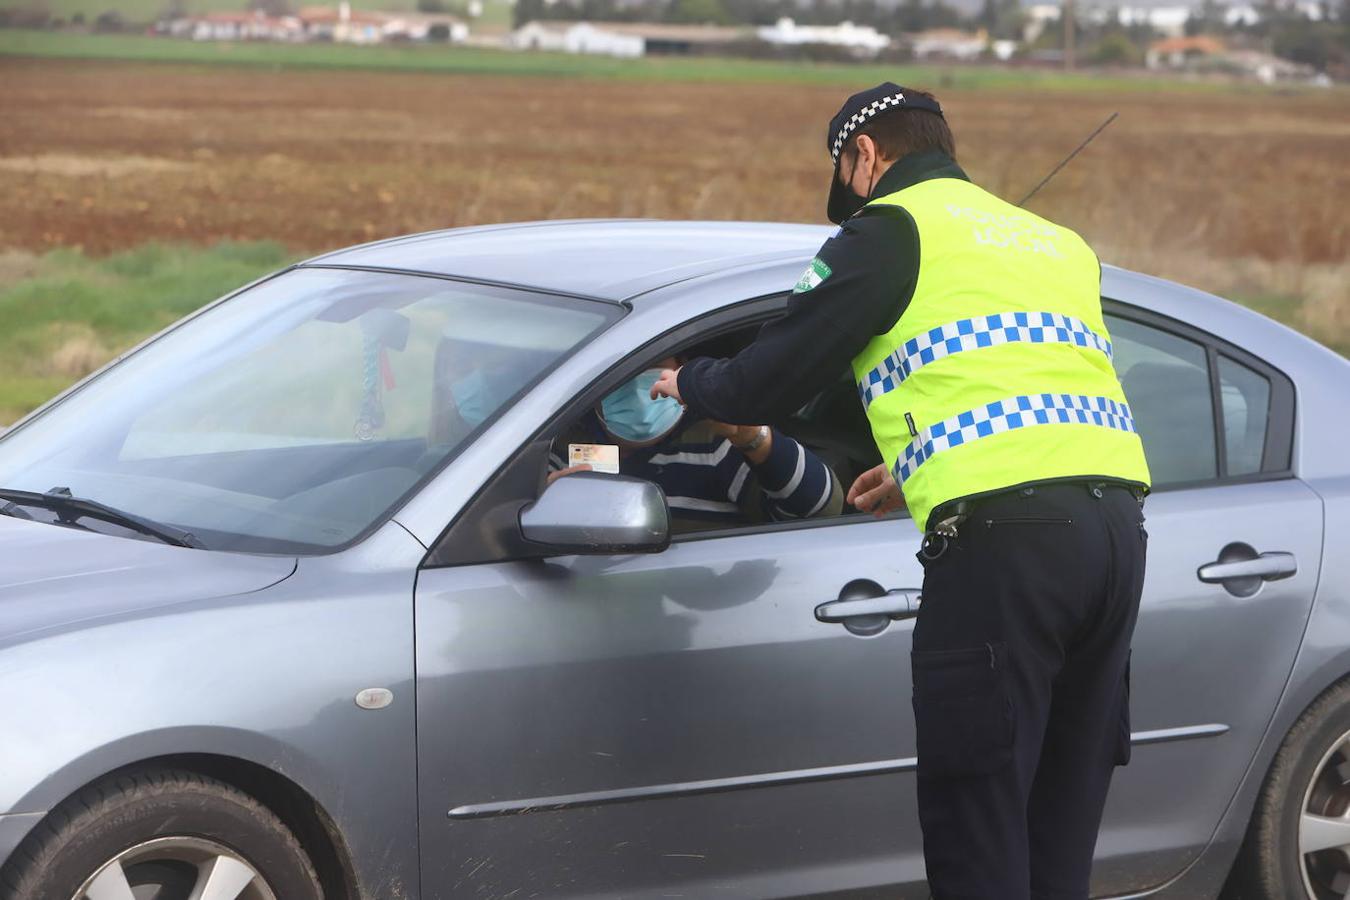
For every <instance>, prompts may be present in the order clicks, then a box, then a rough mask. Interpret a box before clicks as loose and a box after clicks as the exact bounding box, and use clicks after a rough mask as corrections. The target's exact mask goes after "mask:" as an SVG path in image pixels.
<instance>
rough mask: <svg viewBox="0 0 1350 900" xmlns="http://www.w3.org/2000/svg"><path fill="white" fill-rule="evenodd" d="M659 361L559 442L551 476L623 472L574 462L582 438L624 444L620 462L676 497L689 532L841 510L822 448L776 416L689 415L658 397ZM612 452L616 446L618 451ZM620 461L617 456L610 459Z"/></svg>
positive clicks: (674, 513) (677, 519)
mask: <svg viewBox="0 0 1350 900" xmlns="http://www.w3.org/2000/svg"><path fill="white" fill-rule="evenodd" d="M678 364H679V360H678V359H677V358H675V357H671V358H667V359H663V360H660V361H658V362H656V363H654V364H653V367H652V368H649V369H647V370H646V371H644V372H641V373H640V374H638V375H637V376H635V377H634V378H631V379H629V380H628V381H626V382H624V383H623V384H622V385H620V386H619V387H618V388H616V389H614V390H613V391H611V392H610V393H609V394H608V395H606V396H605V397H604V398H603V399H602V400H601V402H600V403H599V404H597V405H596V407H595V408H594V409H593V410H591V411H590V412H588V413H587V414H586V415H585V416H583V417H582V419H581V420H580V421H579V422H577V423H576V424H575V425H574V426H573V428H572V429H571V430H570V431H567V432H564V433H563V434H562V435H560V436H559V437H558V438H557V439H556V440H555V441H554V443H553V450H552V452H551V453H550V455H549V468H550V472H549V475H548V481H549V483H552V482H553V481H554V480H555V479H557V478H560V477H562V476H565V475H567V474H569V473H572V472H580V471H606V470H607V471H610V472H613V471H615V470H614V469H612V468H610V469H606V468H605V461H597V462H596V463H594V464H592V463H587V462H581V463H575V464H569V461H570V460H569V457H571V456H572V455H573V452H574V448H575V447H578V446H580V447H582V448H587V447H594V446H595V445H601V448H600V449H599V450H586V449H583V450H581V451H577V452H578V455H585V454H586V453H588V452H589V453H594V454H598V455H600V456H603V455H604V454H605V452H606V451H605V449H604V445H609V446H613V447H617V450H618V452H617V463H618V466H617V471H618V472H620V473H622V474H624V475H632V476H635V477H638V478H644V479H646V480H648V481H652V482H655V483H656V484H658V485H660V486H661V489H662V490H663V491H664V492H665V494H666V501H667V503H669V505H670V512H671V528H672V530H674V531H676V532H689V531H699V530H706V529H710V528H717V527H719V526H732V525H744V524H755V523H760V522H774V521H788V520H792V519H806V518H811V517H826V516H837V515H839V514H840V513H841V512H842V511H843V491H842V489H841V488H840V486H839V479H838V478H837V477H836V476H835V474H834V472H833V471H831V470H830V467H829V466H827V465H826V464H825V463H824V462H823V461H822V460H821V459H820V457H818V456H816V454H814V453H812V452H811V451H810V450H808V449H806V447H804V446H802V445H801V444H799V443H798V442H797V441H795V440H793V439H792V438H791V437H789V436H788V435H786V434H784V433H783V432H781V431H779V430H777V429H775V428H771V427H769V426H767V425H727V424H724V423H722V422H714V421H711V420H706V419H705V420H692V421H691V420H688V419H687V417H686V416H685V414H684V412H685V411H684V407H682V406H681V405H680V404H679V403H678V402H677V401H675V400H671V399H670V398H666V397H663V398H660V399H657V400H652V399H651V387H652V385H653V384H654V383H655V381H656V379H657V378H658V377H660V374H661V370H662V369H663V368H670V367H672V366H674V365H678ZM609 452H610V453H612V451H609ZM611 464H612V463H611Z"/></svg>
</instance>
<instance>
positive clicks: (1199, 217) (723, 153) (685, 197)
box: [0, 58, 1350, 334]
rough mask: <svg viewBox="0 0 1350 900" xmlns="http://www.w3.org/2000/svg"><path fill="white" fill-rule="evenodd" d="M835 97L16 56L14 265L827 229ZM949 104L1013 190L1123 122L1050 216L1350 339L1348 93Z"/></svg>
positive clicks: (1137, 257) (11, 65) (1089, 95)
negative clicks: (152, 249)
mask: <svg viewBox="0 0 1350 900" xmlns="http://www.w3.org/2000/svg"><path fill="white" fill-rule="evenodd" d="M841 94H842V92H841V91H840V90H837V89H832V88H816V87H802V86H774V85H762V84H651V83H636V82H623V81H602V80H549V79H545V78H504V77H487V76H448V75H434V74H400V73H370V72H352V71H341V70H333V71H322V70H283V71H276V72H269V71H265V70H255V69H236V68H230V67H197V66H177V65H167V64H161V65H155V64H135V63H108V62H64V61H36V60H21V59H13V58H9V59H0V249H4V248H18V249H22V250H28V251H41V250H45V249H48V248H51V247H54V246H69V245H78V246H82V247H83V248H84V249H85V250H86V251H87V252H90V253H101V252H106V251H109V250H113V249H119V248H124V247H128V246H131V245H135V244H138V243H140V242H143V241H145V240H147V239H160V240H191V241H211V240H215V239H218V238H225V237H233V238H274V239H277V240H280V241H282V242H284V243H285V244H287V245H288V246H290V247H292V248H294V249H296V250H321V249H326V248H332V247H337V246H341V245H345V244H350V243H353V242H358V241H363V240H369V239H372V238H377V237H382V236H387V235H394V234H399V233H403V232H410V231H419V230H425V229H431V228H440V227H447V226H454V225H465V224H471V223H483V222H498V221H507V220H521V219H537V218H559V217H581V216H653V217H673V218H715V219H727V218H734V219H783V220H796V221H821V220H823V211H824V209H823V208H824V194H825V188H826V186H827V180H828V177H829V168H828V159H827V157H826V154H825V149H824V123H825V121H826V120H827V119H828V117H829V115H830V114H831V113H832V112H833V111H834V109H835V108H836V107H837V104H838V103H839V101H840V99H841ZM941 96H942V99H943V101H944V103H945V104H946V107H947V109H948V111H949V119H950V121H951V123H952V126H953V128H954V130H955V132H956V135H957V142H958V150H959V152H960V156H961V161H962V162H963V164H965V165H966V167H967V169H968V171H969V172H970V173H971V174H972V176H973V177H974V178H975V179H976V180H977V181H979V182H981V183H983V184H984V185H985V186H987V187H990V188H991V189H993V190H995V191H996V192H999V193H1000V194H1002V195H1004V196H1007V197H1009V198H1011V199H1014V200H1015V199H1017V198H1019V197H1020V196H1021V195H1022V194H1023V193H1024V192H1025V191H1026V190H1028V189H1029V188H1030V187H1031V186H1032V185H1034V184H1035V183H1036V182H1037V181H1038V180H1039V179H1040V178H1041V176H1042V175H1044V174H1045V173H1046V172H1047V171H1048V170H1049V169H1050V168H1051V167H1052V166H1053V165H1054V164H1055V163H1056V162H1057V161H1058V160H1059V159H1060V158H1061V157H1062V156H1063V155H1064V154H1065V153H1067V152H1068V151H1069V150H1070V149H1071V148H1072V147H1073V146H1075V145H1076V144H1077V143H1078V141H1079V140H1081V138H1082V137H1084V136H1085V135H1086V134H1087V133H1088V132H1089V131H1091V130H1092V129H1093V128H1094V127H1095V126H1096V125H1097V124H1098V123H1099V122H1100V121H1101V120H1102V119H1103V118H1104V117H1105V116H1106V115H1107V114H1109V113H1110V112H1112V111H1114V110H1119V111H1120V113H1121V118H1120V120H1119V121H1117V122H1116V123H1115V124H1114V125H1113V126H1112V127H1111V128H1110V129H1109V130H1108V131H1107V132H1106V133H1105V134H1103V135H1102V137H1101V138H1099V139H1098V141H1097V142H1096V143H1095V144H1093V145H1092V146H1091V147H1090V148H1089V149H1088V150H1087V151H1086V152H1085V153H1084V154H1083V155H1082V156H1081V157H1080V158H1079V159H1078V160H1077V161H1075V162H1074V163H1073V164H1072V165H1071V166H1070V167H1069V168H1068V169H1066V170H1065V171H1064V172H1063V173H1061V175H1060V176H1059V177H1058V178H1057V179H1056V180H1055V181H1053V182H1052V183H1051V184H1050V186H1049V187H1047V188H1046V189H1045V190H1044V191H1043V192H1042V193H1041V194H1040V195H1039V196H1038V197H1037V198H1036V199H1035V200H1033V201H1032V203H1031V208H1032V209H1034V210H1036V211H1038V212H1041V213H1043V214H1045V215H1048V216H1050V217H1051V218H1055V219H1058V220H1060V221H1062V222H1064V223H1065V224H1067V225H1070V226H1072V227H1074V228H1077V229H1079V230H1080V231H1081V232H1083V233H1084V235H1085V236H1087V237H1088V239H1089V240H1090V241H1091V242H1092V243H1093V244H1094V245H1095V246H1097V247H1098V249H1099V250H1100V252H1101V254H1102V256H1103V257H1104V258H1105V259H1107V260H1108V261H1114V262H1118V263H1121V264H1124V265H1128V266H1131V267H1135V268H1140V269H1144V270H1148V271H1153V272H1155V273H1157V274H1160V275H1164V276H1167V277H1172V278H1177V279H1179V280H1182V281H1185V282H1188V283H1192V284H1196V285H1198V286H1201V287H1207V288H1210V289H1213V290H1217V291H1221V292H1236V293H1239V294H1242V295H1245V296H1248V297H1251V298H1257V299H1262V298H1287V300H1288V301H1290V302H1295V303H1303V305H1304V310H1303V312H1302V313H1301V314H1300V315H1301V316H1302V317H1303V318H1304V319H1305V320H1307V322H1308V323H1310V327H1312V328H1313V330H1314V331H1319V330H1321V331H1325V330H1327V329H1330V332H1329V333H1332V334H1340V333H1345V334H1350V321H1347V316H1350V310H1347V305H1350V301H1347V299H1346V296H1345V295H1346V284H1347V281H1348V280H1350V263H1347V260H1350V217H1347V215H1346V213H1345V210H1346V207H1347V204H1350V166H1347V164H1346V160H1347V159H1350V104H1348V103H1347V93H1346V92H1345V91H1344V90H1337V91H1322V92H1316V91H1305V92H1298V93H1290V94H1287V95H1277V94H1274V93H1269V92H1264V91H1262V92H1258V93H1246V92H1240V91H1238V90H1236V89H1234V90H1232V91H1194V90H1191V91H1180V92H1167V93H1164V92H1152V93H1145V92H1142V91H1141V92H1135V93H1122V92H1104V91H1095V92H1083V93H1081V94H1080V93H1066V92H1061V91H1056V92H1047V93H1045V94H1043V95H1038V96H1028V95H1027V94H1026V93H1025V92H1019V91H1013V90H990V91H983V92H959V91H949V92H946V93H943V94H942V95H941ZM1342 329H1344V331H1343V332H1342Z"/></svg>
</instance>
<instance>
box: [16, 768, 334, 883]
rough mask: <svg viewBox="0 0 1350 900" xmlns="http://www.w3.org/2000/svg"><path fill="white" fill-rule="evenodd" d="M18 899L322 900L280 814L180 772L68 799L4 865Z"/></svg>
mask: <svg viewBox="0 0 1350 900" xmlns="http://www.w3.org/2000/svg"><path fill="white" fill-rule="evenodd" d="M0 895H3V896H4V897H6V898H7V900H8V898H12V900H208V898H209V900H292V898H294V900H322V896H323V894H322V891H321V890H320V888H319V881H318V878H317V877H316V875H315V873H314V867H313V865H311V863H310V860H309V858H308V857H307V856H306V855H305V852H304V850H303V849H302V848H301V846H300V844H299V842H298V841H296V839H295V836H294V835H293V834H291V832H290V831H289V830H288V829H287V828H286V826H285V825H284V824H283V823H282V822H281V820H280V819H278V818H277V817H276V815H275V814H273V813H272V811H271V810H269V809H267V808H266V807H265V806H263V805H262V804H260V803H258V801H256V800H255V799H253V798H252V797H250V796H249V795H247V794H245V793H243V792H242V791H240V790H238V789H237V788H234V787H232V786H230V785H228V784H226V783H224V782H222V781H217V780H216V779H214V778H207V777H204V776H201V775H197V774H195V773H191V772H183V771H147V772H141V773H136V774H128V775H121V776H118V777H114V778H111V779H109V780H107V781H104V782H100V783H98V784H95V785H93V786H91V787H89V788H86V789H85V790H83V791H81V792H80V793H79V794H77V795H75V796H74V797H72V798H71V799H70V800H68V801H66V802H65V803H63V804H62V805H61V806H59V807H58V808H57V809H55V810H53V811H52V813H51V814H50V815H49V816H48V817H47V819H45V820H44V821H43V822H42V823H41V824H40V825H38V826H37V828H35V829H34V831H33V833H32V834H30V835H29V836H28V837H27V838H26V839H25V840H24V842H23V843H22V844H20V845H19V848H18V849H17V850H16V851H15V853H14V855H13V857H11V859H10V860H9V861H8V862H7V863H6V864H5V866H4V868H3V869H0Z"/></svg>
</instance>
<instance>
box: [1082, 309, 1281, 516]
mask: <svg viewBox="0 0 1350 900" xmlns="http://www.w3.org/2000/svg"><path fill="white" fill-rule="evenodd" d="M1102 312H1103V314H1104V315H1107V316H1113V317H1115V318H1119V319H1125V320H1127V321H1130V322H1133V323H1134V324H1136V325H1142V326H1144V327H1147V328H1153V329H1156V330H1158V331H1162V332H1164V333H1166V334H1170V335H1172V336H1173V337H1176V338H1180V339H1182V340H1186V341H1190V342H1191V343H1193V344H1198V345H1199V346H1200V348H1201V349H1202V350H1203V351H1204V353H1205V363H1206V372H1207V374H1208V376H1209V395H1210V408H1211V409H1212V410H1213V415H1214V419H1213V427H1214V454H1215V472H1216V475H1215V476H1214V477H1212V478H1200V479H1192V480H1189V481H1174V482H1170V483H1168V484H1163V485H1158V486H1156V487H1154V488H1152V493H1166V492H1170V491H1184V490H1194V489H1196V488H1205V487H1218V486H1227V485H1240V484H1252V483H1258V482H1263V481H1280V480H1284V479H1289V478H1295V477H1297V476H1296V473H1295V471H1294V455H1293V450H1294V438H1295V433H1294V429H1295V425H1296V423H1297V418H1296V414H1297V391H1296V389H1295V387H1294V382H1293V379H1291V378H1290V377H1289V376H1288V375H1287V374H1285V373H1284V372H1283V371H1281V370H1280V369H1279V368H1277V367H1276V366H1274V365H1272V364H1271V363H1269V362H1267V361H1266V360H1264V359H1262V358H1261V357H1259V356H1256V355H1255V354H1253V353H1251V352H1249V351H1247V350H1245V349H1243V348H1242V347H1239V346H1237V345H1236V344H1234V343H1232V342H1231V341H1227V340H1224V339H1223V338H1222V337H1219V336H1218V335H1216V334H1214V333H1212V332H1209V331H1205V330H1204V329H1202V328H1199V327H1196V326H1195V325H1192V324H1190V323H1188V322H1183V321H1181V320H1179V319H1174V318H1172V317H1170V316H1165V315H1163V314H1162V313H1158V312H1154V311H1153V310H1149V309H1144V308H1143V307H1140V306H1136V305H1134V304H1131V303H1127V302H1125V301H1122V300H1116V299H1114V298H1111V297H1107V296H1103V297H1102ZM1109 330H1110V329H1109V328H1108V331H1109ZM1220 356H1226V357H1228V358H1229V359H1230V360H1232V361H1233V362H1235V363H1237V364H1239V365H1241V366H1245V367H1246V368H1248V369H1251V370H1252V371H1253V372H1256V373H1257V374H1258V375H1261V376H1262V377H1264V378H1265V379H1266V380H1267V381H1269V382H1270V409H1269V410H1268V412H1267V417H1266V434H1265V441H1264V443H1263V445H1262V448H1261V467H1260V469H1259V470H1258V471H1256V472H1248V473H1246V474H1242V475H1231V474H1229V473H1228V445H1227V437H1226V435H1227V431H1226V428H1225V423H1224V412H1223V396H1222V391H1221V389H1220V383H1219V357H1220ZM1126 399H1128V398H1126Z"/></svg>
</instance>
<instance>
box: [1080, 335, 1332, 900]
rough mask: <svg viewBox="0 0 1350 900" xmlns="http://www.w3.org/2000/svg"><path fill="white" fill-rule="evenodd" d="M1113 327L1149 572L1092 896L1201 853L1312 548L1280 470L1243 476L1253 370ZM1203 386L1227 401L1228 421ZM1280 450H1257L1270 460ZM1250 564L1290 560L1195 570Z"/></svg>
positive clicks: (1274, 680)
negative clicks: (1148, 488) (1228, 575)
mask: <svg viewBox="0 0 1350 900" xmlns="http://www.w3.org/2000/svg"><path fill="white" fill-rule="evenodd" d="M1155 324H1156V326H1157V327H1155ZM1109 325H1110V330H1111V336H1112V339H1113V341H1114V344H1115V348H1116V369H1117V371H1118V372H1119V373H1120V374H1121V382H1122V384H1123V386H1124V388H1125V393H1126V396H1127V398H1128V399H1129V401H1130V406H1131V408H1132V410H1133V412H1134V415H1135V421H1136V424H1137V426H1138V428H1139V430H1140V434H1141V436H1142V437H1143V439H1144V447H1145V450H1146V452H1147V455H1148V460H1149V466H1150V469H1151V471H1152V474H1153V480H1154V484H1155V487H1156V488H1157V490H1156V492H1155V493H1154V494H1153V495H1152V496H1151V497H1150V498H1149V499H1148V501H1147V504H1146V506H1145V509H1144V512H1145V515H1146V516H1147V529H1148V534H1149V538H1148V545H1149V546H1148V569H1147V576H1146V580H1145V585H1144V597H1143V602H1142V606H1141V609H1140V616H1139V623H1138V626H1137V628H1136V631H1135V637H1134V643H1133V648H1134V652H1133V665H1132V703H1131V706H1132V714H1133V720H1134V721H1133V726H1132V727H1133V731H1134V736H1135V742H1136V745H1135V747H1134V752H1133V759H1132V760H1131V762H1130V764H1129V766H1128V767H1126V768H1124V769H1119V770H1117V773H1116V777H1115V779H1114V781H1113V782H1112V785H1111V794H1110V797H1109V799H1108V801H1107V809H1106V815H1105V819H1104V821H1103V825H1102V832H1101V836H1100V838H1099V840H1098V843H1097V865H1096V867H1095V869H1094V881H1093V887H1094V895H1096V896H1100V895H1102V894H1123V893H1128V892H1132V891H1138V890H1143V889H1145V888H1148V887H1152V886H1155V885H1158V884H1160V883H1162V882H1163V881H1165V880H1167V879H1168V878H1169V877H1171V876H1173V875H1176V874H1177V873H1178V872H1180V871H1181V870H1182V869H1183V868H1184V867H1185V865H1186V864H1187V863H1189V862H1190V861H1192V860H1193V859H1195V857H1196V856H1197V855H1198V854H1199V853H1200V851H1201V850H1202V849H1203V848H1204V847H1205V846H1206V845H1207V844H1208V843H1209V840H1210V837H1211V836H1212V835H1213V833H1214V830H1215V828H1216V827H1217V825H1218V822H1219V819H1220V816H1221V815H1222V814H1223V812H1224V810H1225V808H1226V807H1227V805H1228V803H1229V801H1230V800H1231V799H1232V797H1233V795H1234V793H1235V791H1236V789H1237V786H1238V784H1239V782H1240V781H1241V779H1242V777H1243V775H1244V773H1245V771H1246V769H1247V766H1248V765H1249V764H1250V762H1251V760H1252V757H1253V755H1254V753H1255V751H1256V747H1257V743H1258V741H1259V740H1260V738H1261V736H1262V733H1263V732H1264V730H1265V728H1266V725H1267V723H1268V722H1269V720H1270V717H1271V715H1272V714H1273V712H1274V709H1275V704H1276V701H1277V700H1278V698H1279V696H1280V693H1281V691H1282V690H1283V688H1284V685H1285V682H1286V681H1287V680H1288V677H1289V673H1290V671H1291V668H1292V666H1293V662H1294V656H1295V654H1296V653H1297V651H1298V648H1299V643H1300V640H1301V638H1302V635H1303V629H1304V626H1305V624H1306V622H1307V618H1308V614H1309V611H1310V608H1311V605H1312V599H1313V593H1314V589H1315V587H1316V580H1317V572H1318V567H1319V563H1320V554H1321V546H1322V510H1321V501H1320V500H1319V499H1318V498H1317V496H1316V495H1315V494H1314V493H1313V492H1312V491H1311V490H1310V489H1308V488H1307V487H1306V486H1305V485H1304V484H1303V483H1302V482H1300V481H1298V480H1297V479H1295V478H1293V477H1291V476H1289V475H1287V474H1284V475H1281V474H1280V473H1278V472H1272V473H1271V477H1270V478H1269V479H1268V480H1259V479H1258V476H1259V475H1260V473H1258V472H1255V471H1252V470H1251V468H1252V467H1251V465H1250V463H1249V462H1248V461H1249V460H1250V459H1252V458H1256V457H1260V455H1261V454H1260V453H1259V452H1258V453H1256V454H1254V455H1253V454H1252V453H1250V452H1247V450H1246V449H1245V448H1246V446H1247V442H1249V441H1250V439H1251V435H1252V433H1253V432H1259V431H1260V430H1261V429H1259V428H1256V427H1255V419H1256V418H1257V417H1259V418H1260V419H1261V421H1262V422H1264V421H1266V418H1267V411H1266V410H1265V409H1264V408H1258V407H1257V406H1255V405H1253V406H1252V407H1251V408H1249V409H1239V408H1238V404H1239V402H1240V401H1241V398H1240V397H1238V396H1237V394H1236V391H1237V389H1236V388H1234V389H1233V390H1229V389H1228V384H1229V383H1230V382H1233V381H1234V380H1235V377H1241V378H1243V379H1247V380H1250V378H1251V377H1256V376H1257V373H1256V372H1255V371H1251V372H1248V373H1246V374H1245V375H1242V376H1233V375H1228V376H1225V374H1224V359H1225V358H1224V357H1223V356H1218V355H1216V354H1215V353H1214V351H1213V350H1209V351H1207V350H1206V348H1205V346H1203V343H1202V341H1203V340H1204V338H1203V336H1199V335H1185V336H1183V335H1182V334H1180V333H1178V332H1180V331H1184V329H1180V328H1179V327H1178V329H1177V331H1173V330H1171V329H1170V328H1168V327H1166V325H1165V323H1154V324H1144V323H1141V322H1132V321H1126V320H1120V319H1116V320H1112V321H1111V322H1110V323H1109ZM1228 362H1229V366H1230V367H1231V364H1232V363H1231V360H1229V361H1228ZM1211 373H1213V374H1211ZM1270 374H1271V376H1272V378H1271V380H1272V382H1273V381H1274V380H1275V377H1274V376H1275V373H1273V372H1272V373H1270ZM1211 379H1217V381H1218V383H1219V385H1220V387H1221V389H1222V393H1223V399H1222V405H1223V409H1222V413H1220V411H1219V409H1218V408H1217V407H1218V404H1216V403H1215V401H1214V395H1213V393H1212V389H1211V384H1212V383H1213V382H1212V380H1211ZM1242 397H1246V398H1247V399H1248V400H1250V401H1251V402H1252V403H1253V404H1256V403H1262V404H1263V403H1265V402H1266V399H1267V397H1268V394H1267V393H1262V392H1261V391H1259V390H1253V389H1246V390H1245V391H1243V392H1242ZM1239 413H1242V414H1241V415H1239ZM1219 414H1222V415H1223V417H1224V422H1225V425H1226V427H1220V426H1219V424H1218V423H1217V422H1216V416H1217V415H1219ZM1272 427H1280V428H1282V427H1285V426H1272ZM1277 437H1278V435H1277ZM1285 437H1286V438H1287V437H1288V435H1285ZM1278 443H1280V442H1279V441H1273V442H1268V443H1267V444H1266V445H1265V446H1266V450H1267V456H1269V455H1270V453H1271V452H1273V451H1272V450H1271V447H1272V445H1273V444H1278ZM1225 448H1226V450H1227V452H1226V454H1221V452H1220V451H1221V450H1223V449H1225ZM1258 449H1259V444H1258ZM1221 456H1226V459H1225V460H1224V464H1223V465H1222V467H1221V466H1220V464H1219V462H1218V460H1219V459H1220V458H1221ZM1286 459H1287V457H1286ZM1283 465H1285V463H1283V462H1282V463H1280V464H1278V465H1276V466H1274V468H1280V467H1281V466H1283ZM1221 468H1222V470H1223V471H1220V470H1221ZM1268 468H1269V467H1268ZM1225 475H1228V476H1233V475H1241V476H1246V477H1249V478H1251V479H1252V480H1249V481H1247V482H1246V483H1243V482H1241V481H1238V480H1235V479H1234V478H1233V477H1226V478H1225V477H1222V476H1225ZM1259 553H1281V554H1289V557H1280V558H1279V559H1280V560H1284V561H1287V562H1289V564H1290V565H1289V566H1288V567H1287V569H1286V571H1285V572H1284V573H1281V574H1283V575H1285V576H1286V577H1281V578H1279V579H1278V580H1272V581H1266V582H1262V581H1261V580H1260V579H1256V580H1254V581H1253V580H1252V579H1247V580H1245V581H1244V580H1243V579H1240V578H1239V579H1228V580H1227V581H1226V582H1218V583H1206V582H1204V581H1202V580H1201V578H1200V576H1201V575H1202V574H1203V575H1206V577H1211V576H1212V574H1213V573H1212V572H1211V571H1210V570H1208V569H1206V570H1205V571H1203V572H1202V571H1201V570H1202V568H1203V567H1206V566H1207V565H1208V564H1210V563H1214V562H1217V561H1220V560H1223V561H1225V562H1241V561H1242V560H1245V559H1249V558H1250V557H1252V556H1255V555H1256V554H1259ZM1281 564H1283V563H1281ZM1294 567H1296V572H1293V574H1289V571H1291V570H1292V569H1293V568H1294ZM1219 574H1222V573H1221V572H1220V573H1219Z"/></svg>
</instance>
